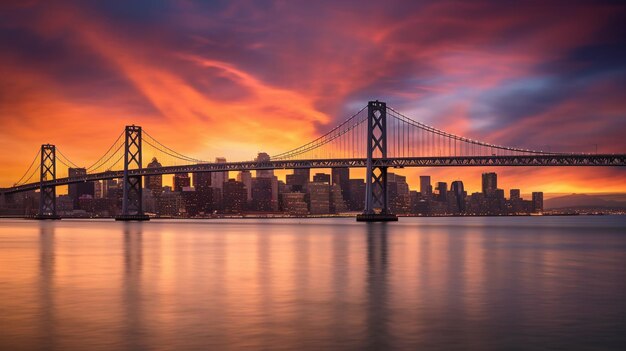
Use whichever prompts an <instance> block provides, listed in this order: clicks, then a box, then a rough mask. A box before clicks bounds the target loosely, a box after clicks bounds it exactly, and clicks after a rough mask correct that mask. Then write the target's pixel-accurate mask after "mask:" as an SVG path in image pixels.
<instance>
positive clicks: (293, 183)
mask: <svg viewBox="0 0 626 351" xmlns="http://www.w3.org/2000/svg"><path fill="white" fill-rule="evenodd" d="M310 177H311V170H310V169H308V168H306V169H298V168H296V169H294V170H293V174H288V175H287V176H286V180H287V185H288V186H289V188H290V189H291V191H301V192H303V191H304V188H305V187H306V185H307V183H308V182H309V179H310Z"/></svg>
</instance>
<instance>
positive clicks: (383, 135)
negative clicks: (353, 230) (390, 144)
mask: <svg viewBox="0 0 626 351" xmlns="http://www.w3.org/2000/svg"><path fill="white" fill-rule="evenodd" d="M366 140H367V164H366V166H367V169H366V175H365V211H363V214H360V215H358V216H357V217H356V220H357V221H359V222H388V221H397V220H398V217H397V216H396V215H394V214H392V213H391V212H390V211H389V202H388V198H387V167H386V166H377V165H376V164H375V163H376V162H375V161H377V160H381V159H386V158H387V104H386V103H384V102H380V101H378V100H376V101H370V102H369V103H368V104H367V139H366Z"/></svg>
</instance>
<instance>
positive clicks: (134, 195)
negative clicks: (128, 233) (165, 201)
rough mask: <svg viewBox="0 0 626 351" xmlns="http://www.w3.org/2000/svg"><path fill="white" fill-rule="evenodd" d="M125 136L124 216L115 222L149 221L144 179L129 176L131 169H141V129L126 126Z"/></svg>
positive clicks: (138, 176) (137, 176) (117, 218)
mask: <svg viewBox="0 0 626 351" xmlns="http://www.w3.org/2000/svg"><path fill="white" fill-rule="evenodd" d="M124 135H125V137H124V178H123V181H122V182H123V195H122V214H121V215H119V216H117V217H115V220H116V221H147V220H149V219H150V218H149V217H148V216H147V215H145V214H144V213H143V198H142V196H143V192H142V184H141V178H142V177H141V176H140V175H135V176H129V175H128V170H129V169H130V168H136V169H141V127H138V126H134V125H133V126H126V131H125V132H124Z"/></svg>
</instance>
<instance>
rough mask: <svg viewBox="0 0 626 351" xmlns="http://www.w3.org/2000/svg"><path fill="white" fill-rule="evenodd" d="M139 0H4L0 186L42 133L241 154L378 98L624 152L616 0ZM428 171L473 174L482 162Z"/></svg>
mask: <svg viewBox="0 0 626 351" xmlns="http://www.w3.org/2000/svg"><path fill="white" fill-rule="evenodd" d="M144 5H145V4H143V3H136V4H133V5H130V6H120V5H115V4H97V3H92V2H91V3H90V2H72V1H67V2H55V3H54V4H52V3H50V4H48V3H43V2H38V1H32V2H26V3H21V4H19V5H18V4H13V5H12V4H3V5H0V6H2V8H3V9H6V11H3V14H2V15H0V16H2V17H1V18H2V19H3V21H2V23H3V24H2V28H3V33H5V34H6V35H4V36H3V37H2V38H0V42H1V43H2V44H3V45H4V47H6V48H7V50H3V54H2V56H1V60H2V63H3V65H2V67H3V68H2V73H3V77H4V79H3V82H2V83H3V84H2V86H0V91H1V92H2V93H3V95H4V96H6V99H3V101H2V103H1V104H0V121H1V122H2V124H3V126H4V128H3V130H2V131H0V140H1V141H2V142H3V143H4V144H3V146H4V148H3V150H6V151H5V152H2V153H0V162H2V164H3V169H2V172H1V173H0V186H1V187H8V186H10V185H11V184H12V182H14V181H15V180H16V179H18V178H19V176H20V175H21V173H22V172H23V170H24V169H25V168H26V166H27V164H26V163H25V162H28V161H26V159H27V158H30V157H32V156H31V155H34V153H35V152H36V150H37V148H38V147H39V145H41V143H45V142H50V143H53V144H56V145H58V146H60V147H62V148H63V150H70V151H71V155H68V156H70V157H71V158H72V159H73V160H76V161H78V162H81V163H85V164H87V163H88V162H89V161H90V160H93V159H96V158H97V156H99V154H100V153H101V152H102V150H103V149H106V148H107V147H108V143H109V141H110V138H112V137H114V136H115V135H117V134H118V131H119V129H120V128H121V127H122V126H124V125H127V124H132V123H135V124H141V125H143V126H144V127H145V128H147V129H149V130H151V131H153V132H154V134H155V135H159V136H160V137H161V138H163V141H164V142H165V143H166V144H168V145H176V146H177V150H178V151H181V152H184V153H185V154H189V155H194V156H196V157H198V158H202V159H214V158H215V157H216V156H223V157H226V158H227V159H229V160H244V159H247V158H248V157H249V155H255V154H256V153H257V152H259V151H265V152H267V153H269V154H275V153H277V152H282V151H285V150H288V149H290V148H292V147H295V146H298V145H300V143H301V142H302V141H307V140H311V139H314V138H315V137H317V136H319V135H322V134H323V133H324V132H325V131H326V130H328V129H329V128H331V127H332V126H334V125H335V124H336V123H337V122H339V121H341V120H343V119H344V118H345V117H347V116H349V115H350V114H351V113H352V112H353V111H354V109H355V108H356V107H357V106H360V105H362V104H363V103H364V102H365V101H367V100H368V99H371V98H376V97H384V98H385V99H386V100H387V101H388V102H389V103H390V104H393V106H394V107H396V108H398V109H402V110H403V111H407V113H409V112H410V115H411V116H412V117H414V118H416V119H418V120H420V121H421V122H424V123H427V124H429V125H433V126H435V127H438V128H440V129H443V130H447V131H450V132H452V133H457V134H461V135H466V136H468V137H470V138H473V139H479V140H486V141H489V142H492V143H500V144H505V145H515V146H519V147H527V148H536V149H542V150H546V149H549V150H552V151H582V152H595V151H596V146H597V149H598V151H599V152H607V153H608V152H622V151H623V150H624V149H625V148H626V144H625V141H624V140H623V138H621V130H623V129H624V126H623V123H624V119H623V115H624V111H625V110H626V108H625V106H624V101H626V99H625V97H624V91H623V89H619V82H620V81H621V80H622V79H623V76H624V72H625V66H624V63H623V62H626V60H623V59H622V58H623V50H621V49H620V48H621V47H623V44H624V43H623V40H624V39H623V37H620V36H619V34H618V33H619V31H614V30H612V29H613V28H618V27H617V26H618V25H619V19H620V18H621V17H622V16H623V14H624V9H623V8H622V7H619V6H617V5H616V4H614V3H612V2H606V3H602V2H596V3H594V4H593V5H589V4H578V3H577V4H569V3H568V4H567V6H565V5H564V3H559V2H555V3H551V4H550V5H546V4H542V5H541V10H542V11H541V12H538V11H536V10H537V7H538V6H539V5H533V4H518V5H515V6H513V5H507V6H504V5H502V6H495V5H493V4H492V5H485V4H458V3H449V2H437V3H428V2H426V3H420V4H401V5H400V4H399V5H398V6H395V7H394V9H393V10H391V9H389V8H384V7H382V6H379V5H376V4H368V5H367V6H366V7H367V8H368V10H369V11H360V12H359V14H358V16H357V15H356V14H351V12H352V11H348V10H349V9H351V8H353V7H354V6H352V5H354V4H350V3H349V2H346V3H344V4H341V5H337V4H334V5H333V6H330V5H328V4H325V3H316V4H306V5H303V4H299V5H295V4H284V3H282V4H277V3H269V4H265V5H263V6H261V5H258V4H251V3H241V2H231V3H229V4H226V5H225V4H207V5H201V4H198V3H192V2H189V3H184V4H181V3H179V4H174V3H168V2H163V3H159V4H152V5H151V7H153V9H152V10H146V8H145V6H144ZM356 7H359V6H356ZM164 10H167V11H164ZM557 12H558V13H559V16H554V14H555V13H557ZM313 13H315V14H316V15H315V16H312V15H311V14H313ZM468 13H469V14H472V15H473V16H475V17H476V18H481V17H485V18H488V19H490V20H488V21H480V23H481V26H476V25H475V23H474V22H473V21H466V20H465V18H466V17H467V15H466V14H468ZM200 18H202V20H200ZM526 18H528V20H525V19H526ZM270 19H271V20H270ZM295 19H297V20H295ZM357 19H358V20H357ZM496 19H497V20H496ZM231 22H233V23H232V24H231ZM296 23H297V25H296ZM365 23H371V24H372V25H371V26H368V25H365ZM573 24H576V25H575V26H573ZM423 27H428V28H431V29H433V30H429V31H424V30H420V28H423ZM74 28H81V30H80V31H74V30H73V29H74ZM574 28H575V29H574ZM252 29H254V30H252ZM290 29H292V30H293V31H290ZM513 32H514V33H516V34H515V35H512V34H507V33H513ZM152 33H160V34H162V35H158V36H154V35H151V34H152ZM302 37H304V38H308V39H310V40H307V41H306V44H304V43H303V42H302V40H300V38H302ZM216 38H219V39H220V40H217V39H216ZM235 42H236V43H237V45H234V43H235ZM338 44H341V45H338ZM381 53H386V54H384V55H382V54H381ZM366 58H367V59H366ZM42 59H45V61H46V62H48V64H46V65H41V64H39V63H40V62H41V60H42ZM322 73H323V74H322ZM86 141H88V142H86ZM9 146H10V147H9ZM8 150H11V152H8ZM14 154H19V155H24V157H20V158H18V159H16V158H14V157H13V155H14ZM494 171H496V172H498V174H500V175H501V176H503V177H506V178H507V179H510V180H511V181H512V182H514V183H516V184H520V186H521V187H522V188H525V189H529V190H531V191H532V190H533V189H536V190H539V189H541V190H543V191H545V192H546V193H573V192H586V193H594V192H625V191H626V184H625V183H624V182H623V179H624V171H623V170H621V169H617V168H602V169H589V168H578V169H577V170H576V171H575V172H562V170H561V169H557V168H543V169H539V168H534V169H532V168H523V169H519V168H497V169H494ZM403 172H406V175H407V176H409V177H415V176H417V175H418V171H417V170H409V169H407V170H404V171H403ZM427 172H428V173H430V174H432V175H433V176H434V177H437V178H440V179H453V178H455V177H456V174H458V172H462V173H463V174H471V175H472V177H471V179H474V180H473V181H470V182H468V184H467V186H468V187H469V188H473V189H475V188H478V187H479V182H478V181H477V180H475V179H477V178H478V177H477V176H479V175H480V172H481V171H480V170H477V169H473V168H468V169H430V170H428V171H427Z"/></svg>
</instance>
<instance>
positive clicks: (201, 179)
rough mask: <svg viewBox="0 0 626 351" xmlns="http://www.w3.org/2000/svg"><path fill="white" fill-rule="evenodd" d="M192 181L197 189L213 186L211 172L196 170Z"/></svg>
mask: <svg viewBox="0 0 626 351" xmlns="http://www.w3.org/2000/svg"><path fill="white" fill-rule="evenodd" d="M192 181H193V187H194V188H196V190H201V189H206V188H208V187H210V186H211V172H194V173H193V179H192Z"/></svg>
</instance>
